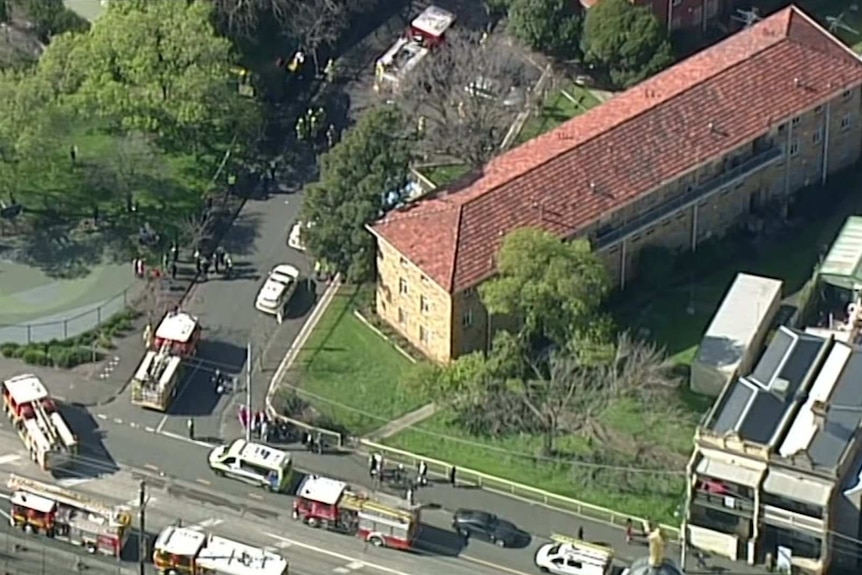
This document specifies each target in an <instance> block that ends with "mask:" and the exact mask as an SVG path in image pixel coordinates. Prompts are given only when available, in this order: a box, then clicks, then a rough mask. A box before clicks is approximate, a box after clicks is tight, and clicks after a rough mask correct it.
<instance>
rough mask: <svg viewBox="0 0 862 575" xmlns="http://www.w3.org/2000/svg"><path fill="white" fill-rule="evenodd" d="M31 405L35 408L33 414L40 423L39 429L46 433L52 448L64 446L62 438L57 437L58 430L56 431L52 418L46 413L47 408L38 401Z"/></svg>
mask: <svg viewBox="0 0 862 575" xmlns="http://www.w3.org/2000/svg"><path fill="white" fill-rule="evenodd" d="M31 405H32V406H33V413H34V414H35V415H36V421H38V422H39V429H41V430H42V431H43V432H44V433H45V436H46V437H47V439H48V442H49V443H50V444H51V445H52V446H54V445H57V444H60V445H62V441H61V438H60V437H58V436H57V430H56V429H54V422H53V421H51V416H50V415H48V412H47V411H45V406H44V405H42V402H41V401H38V400H37V401H34V402H33V403H32V404H31Z"/></svg>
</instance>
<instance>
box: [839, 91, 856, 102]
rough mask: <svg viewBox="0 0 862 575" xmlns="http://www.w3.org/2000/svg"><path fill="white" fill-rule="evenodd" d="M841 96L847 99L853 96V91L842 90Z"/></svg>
mask: <svg viewBox="0 0 862 575" xmlns="http://www.w3.org/2000/svg"><path fill="white" fill-rule="evenodd" d="M841 97H842V98H843V99H845V100H849V99H850V98H852V97H853V92H851V91H850V90H844V93H843V94H841Z"/></svg>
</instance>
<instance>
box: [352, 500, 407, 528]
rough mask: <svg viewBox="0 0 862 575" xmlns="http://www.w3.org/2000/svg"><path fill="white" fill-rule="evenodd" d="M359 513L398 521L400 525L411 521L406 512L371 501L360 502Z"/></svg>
mask: <svg viewBox="0 0 862 575" xmlns="http://www.w3.org/2000/svg"><path fill="white" fill-rule="evenodd" d="M359 511H360V513H362V512H364V513H368V514H371V515H377V516H378V517H383V518H385V519H389V520H392V521H398V522H400V523H410V522H411V521H412V520H413V515H412V514H411V513H410V512H408V511H405V510H403V509H397V508H395V507H390V506H388V505H384V504H382V503H378V502H377V501H371V500H370V499H365V500H361V501H360V503H359Z"/></svg>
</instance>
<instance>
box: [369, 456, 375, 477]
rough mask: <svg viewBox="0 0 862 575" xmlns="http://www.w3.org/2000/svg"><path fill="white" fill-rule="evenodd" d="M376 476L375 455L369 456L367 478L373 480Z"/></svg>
mask: <svg viewBox="0 0 862 575" xmlns="http://www.w3.org/2000/svg"><path fill="white" fill-rule="evenodd" d="M376 474H377V456H376V455H375V454H373V453H372V454H371V455H369V456H368V477H369V478H371V479H374V476H375V475H376Z"/></svg>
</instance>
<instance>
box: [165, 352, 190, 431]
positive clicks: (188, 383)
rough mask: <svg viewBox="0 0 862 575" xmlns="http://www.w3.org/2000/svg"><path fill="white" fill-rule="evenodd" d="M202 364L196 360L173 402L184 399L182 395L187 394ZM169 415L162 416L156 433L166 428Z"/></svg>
mask: <svg viewBox="0 0 862 575" xmlns="http://www.w3.org/2000/svg"><path fill="white" fill-rule="evenodd" d="M200 366H201V362H200V361H198V362H195V364H194V365H193V366H192V370H191V371H190V372H189V375H188V376H187V377H185V378H183V384H184V385H183V387H182V388H181V389H180V390H178V391H177V394H176V395H175V396H174V399H173V401H172V403H173V404H177V403H179V401H180V399H182V397H183V394H185V392H186V390H188V388H190V387H191V385H190V383H191V381H192V378H193V377H194V376H195V374H196V373H197V372H198V369H199V368H200ZM169 417H170V415H168V414H167V413H166V414H165V416H164V417H163V418H162V420H161V421H160V422H159V424H158V425H157V426H156V433H161V432H162V430H163V429H164V428H165V425H166V424H167V423H168V418H169Z"/></svg>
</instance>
